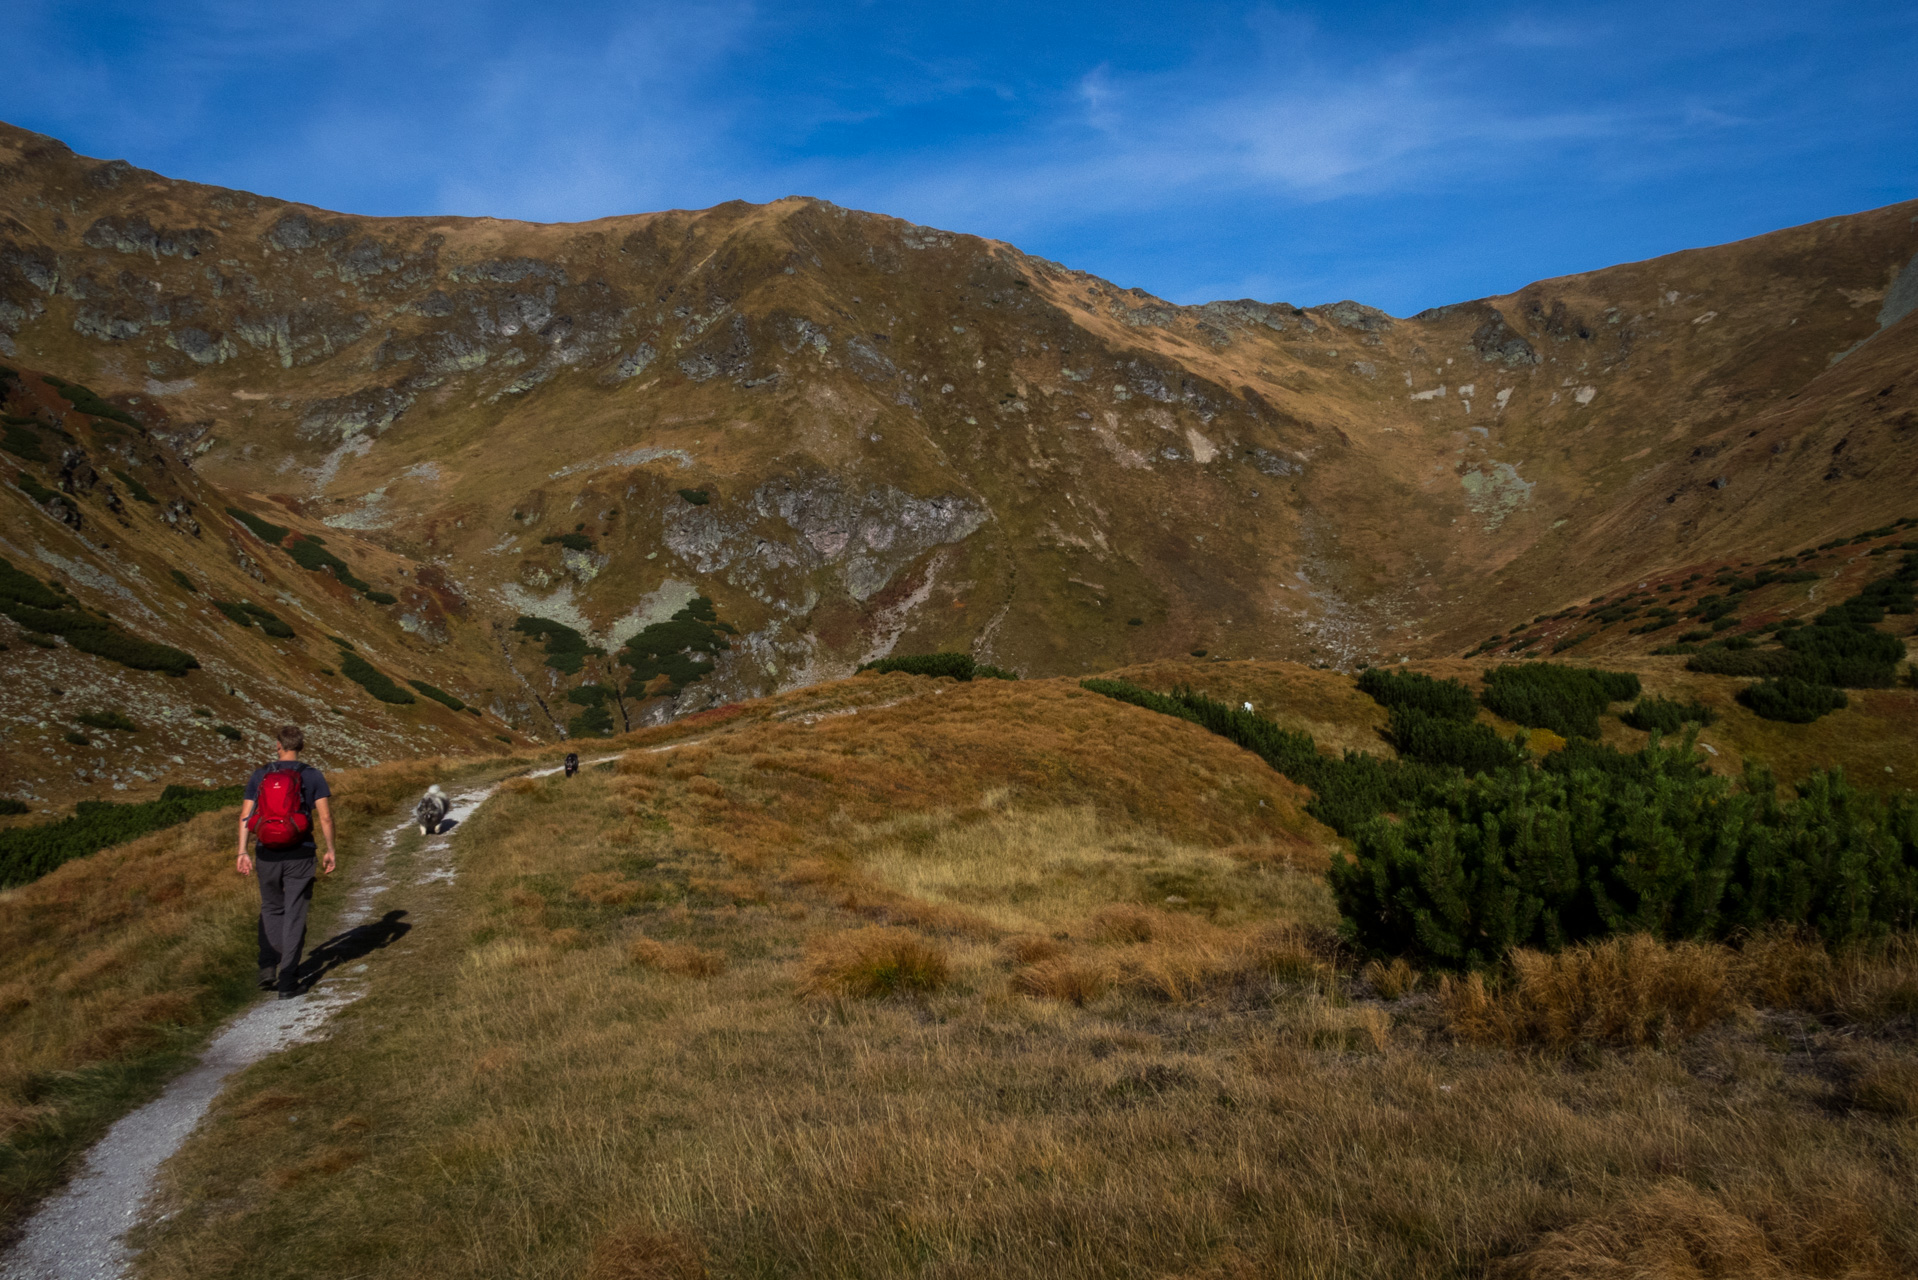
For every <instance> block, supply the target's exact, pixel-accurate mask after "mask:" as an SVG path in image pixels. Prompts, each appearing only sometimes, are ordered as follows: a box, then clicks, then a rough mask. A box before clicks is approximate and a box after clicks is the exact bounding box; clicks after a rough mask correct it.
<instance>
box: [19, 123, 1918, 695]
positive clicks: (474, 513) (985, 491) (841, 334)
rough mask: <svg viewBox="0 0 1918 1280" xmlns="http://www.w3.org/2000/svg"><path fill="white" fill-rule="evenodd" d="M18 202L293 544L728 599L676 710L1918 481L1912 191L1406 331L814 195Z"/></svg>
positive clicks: (1229, 648)
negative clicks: (935, 655) (689, 207)
mask: <svg viewBox="0 0 1918 1280" xmlns="http://www.w3.org/2000/svg"><path fill="white" fill-rule="evenodd" d="M0 205H4V207H5V209H6V211H7V213H8V214H9V217H10V218H11V221H10V222H9V223H8V224H7V226H6V228H5V230H4V232H0V241H4V243H0V297H4V299H5V300H6V302H7V304H8V306H9V307H10V308H11V310H9V311H8V312H7V313H6V314H7V315H8V316H9V317H11V319H10V320H9V324H10V329H9V341H10V342H11V343H12V344H13V347H14V348H15V349H16V350H17V352H18V353H19V358H21V359H31V360H33V361H37V362H40V363H42V364H44V365H46V366H47V367H58V368H61V369H66V370H69V371H71V372H72V373H73V374H75V375H77V376H82V377H83V378H86V379H92V380H93V381H95V382H97V383H99V384H100V385H101V389H103V390H110V391H119V390H125V391H134V390H136V389H147V388H148V384H149V382H150V383H151V388H153V390H152V391H151V394H152V395H154V396H155V397H156V398H157V399H158V400H159V401H160V402H162V403H163V404H164V406H165V407H166V409H167V411H168V412H169V414H170V415H171V416H172V418H173V419H174V420H175V421H177V422H179V423H182V424H192V426H191V428H190V430H188V431H186V434H189V435H191V436H192V438H193V439H194V441H195V443H194V445H193V447H194V449H195V450H196V454H198V456H197V460H196V465H197V466H199V467H201V468H202V469H203V472H204V474H206V475H207V476H208V477H209V478H211V479H213V480H216V481H218V482H220V483H222V484H225V485H227V486H229V487H231V488H232V489H234V490H235V491H236V492H239V491H246V492H251V493H254V494H256V495H257V496H259V497H260V498H261V499H263V500H265V499H269V498H270V499H271V501H272V502H273V503H274V504H275V505H274V506H272V507H270V508H269V513H275V512H277V513H284V519H283V520H282V522H283V523H284V522H288V521H295V522H297V521H299V520H302V519H304V520H306V521H308V522H321V521H327V522H331V524H330V526H328V527H331V528H333V529H336V530H340V529H344V530H351V531H356V532H357V533H359V534H360V535H362V536H363V537H364V538H365V539H366V540H368V541H372V542H377V543H379V544H380V545H383V546H385V547H387V548H389V549H390V550H391V551H392V552H393V553H395V554H400V555H404V556H407V557H409V558H410V559H412V560H414V561H416V562H419V563H421V564H426V563H428V562H431V563H432V564H435V565H438V566H440V567H441V569H442V571H443V572H445V573H446V574H447V575H448V576H449V577H450V578H453V579H455V580H456V581H457V582H458V583H459V584H461V587H462V591H461V594H462V596H463V598H464V599H466V600H467V601H468V603H469V607H470V608H472V610H473V611H474V613H475V615H476V616H478V617H482V618H490V619H494V620H507V619H510V618H511V617H512V616H513V615H515V614H516V613H518V612H521V611H527V612H534V613H540V614H543V615H544V616H550V617H554V618H557V619H560V620H562V621H566V622H568V623H570V624H571V625H574V626H577V627H579V628H581V629H582V630H585V631H588V632H591V633H593V634H594V635H595V636H597V637H600V638H602V639H606V640H609V641H614V642H616V641H618V640H622V639H624V637H625V636H626V635H628V634H630V633H631V632H632V630H634V629H636V628H637V627H638V626H639V625H641V624H643V623H644V622H646V621H655V620H658V619H659V618H663V617H664V616H665V615H666V614H667V613H669V612H670V611H671V609H672V608H674V607H677V605H678V604H679V603H682V602H683V601H684V600H685V599H686V598H688V597H689V596H690V595H691V594H692V593H693V592H695V591H698V592H703V593H704V594H707V595H709V596H711V597H712V598H714V599H715V600H717V601H718V602H719V604H720V607H721V613H722V616H724V617H726V618H728V619H730V620H732V621H734V622H735V623H736V624H737V625H739V627H740V629H741V630H742V632H743V633H745V638H744V640H743V642H742V643H740V644H739V645H736V646H735V651H734V652H733V653H732V654H731V655H729V656H728V657H727V659H726V661H725V663H724V665H723V669H722V673H721V675H720V677H719V678H717V679H716V680H713V681H709V682H707V683H705V684H701V685H695V686H694V687H693V688H692V689H691V690H690V691H689V692H688V693H687V694H685V695H683V696H682V697H681V698H680V699H679V700H678V702H677V703H676V704H674V706H673V707H672V708H670V709H672V710H680V711H684V710H688V709H692V708H695V707H697V706H700V705H707V704H709V703H711V702H713V701H722V700H725V699H727V698H732V697H738V696H742V695H747V694H753V693H759V692H764V691H769V690H774V689H779V688H786V687H792V686H794V685H798V684H803V683H807V682H810V681H813V680H817V679H821V678H825V677H829V676H832V675H836V674H843V673H845V672H846V671H848V670H849V669H850V666H851V664H852V663H853V662H854V661H856V660H858V659H860V658H863V657H866V656H870V655H873V654H876V653H881V652H885V651H887V650H889V649H892V648H895V647H896V648H900V649H905V650H912V649H919V650H924V649H930V648H935V647H970V648H973V649H974V650H976V651H977V652H979V653H980V654H981V655H982V656H986V657H990V658H994V659H996V660H998V661H1001V662H1003V663H1006V664H1009V665H1014V666H1017V667H1020V668H1021V669H1024V670H1026V671H1028V672H1030V673H1045V672H1071V671H1084V670H1091V669H1096V668H1100V667H1109V666H1113V665H1118V664H1121V663H1124V662H1128V661H1137V660H1145V659H1157V658H1165V657H1169V656H1172V655H1174V654H1178V653H1183V652H1186V651H1187V650H1189V649H1192V648H1207V649H1209V650H1210V651H1212V652H1215V653H1225V654H1228V655H1230V656H1241V657H1290V658H1307V657H1316V658H1320V659H1327V660H1332V661H1335V662H1338V663H1341V664H1345V663H1350V662H1353V661H1356V660H1359V659H1362V658H1373V659H1378V658H1391V657H1396V656H1398V655H1400V654H1405V655H1415V656H1416V655H1425V654H1431V653H1435V652H1444V651H1450V650H1456V649H1462V648H1464V647H1465V646H1466V645H1467V644H1469V643H1471V642H1473V641H1475V640H1476V639H1477V638H1478V637H1479V636H1481V635H1482V634H1483V632H1484V630H1485V627H1486V623H1487V621H1488V620H1489V619H1498V620H1499V621H1500V624H1501V625H1506V624H1509V623H1510V622H1512V621H1516V620H1519V619H1522V618H1524V617H1527V616H1530V615H1531V614H1533V613H1536V612H1538V611H1540V610H1542V609H1549V608H1556V607H1558V606H1559V605H1560V604H1562V603H1563V602H1565V601H1568V600H1573V599H1578V598H1580V597H1582V596H1586V595H1589V594H1592V593H1594V592H1597V591H1600V590H1605V589H1608V588H1611V587H1612V586H1613V585H1614V584H1616V583H1618V582H1620V581H1622V580H1625V579H1627V578H1628V577H1631V576H1643V575H1645V574H1647V573H1652V572H1658V571H1662V570H1663V569H1665V568H1669V567H1671V566H1673V565H1675V564H1680V563H1688V562H1690V561H1692V560H1696V559H1700V558H1704V557H1721V558H1722V557H1728V556H1731V557H1741V558H1755V559H1763V558H1765V555H1763V554H1758V553H1759V552H1761V551H1762V552H1766V553H1767V554H1769V553H1770V551H1771V549H1773V548H1777V549H1783V547H1784V545H1785V544H1786V543H1787V542H1797V543H1805V542H1817V541H1822V540H1824V538H1826V537H1829V536H1831V535H1832V534H1834V533H1836V532H1839V531H1840V527H1839V526H1841V525H1850V524H1854V523H1855V522H1857V521H1859V520H1867V521H1872V522H1876V521H1878V520H1880V519H1882V518H1885V517H1889V516H1893V515H1897V514H1903V512H1902V511H1901V510H1899V509H1898V508H1899V506H1900V504H1901V503H1903V502H1904V501H1905V498H1906V486H1905V484H1904V483H1903V480H1902V477H1904V476H1907V475H1909V474H1911V472H1912V469H1913V464H1914V462H1918V459H1915V458H1914V457H1913V453H1912V448H1913V446H1912V440H1913V438H1914V437H1913V433H1912V432H1911V431H1910V429H1909V428H1910V424H1911V421H1912V419H1911V414H1912V412H1913V409H1912V405H1913V399H1912V389H1911V387H1910V386H1909V385H1908V379H1905V380H1901V378H1900V374H1899V371H1900V370H1902V369H1905V368H1908V367H1909V365H1910V363H1911V359H1912V354H1913V353H1912V345H1913V343H1914V342H1918V328H1914V327H1913V322H1912V321H1911V320H1910V319H1909V318H1908V317H1907V318H1906V319H1905V320H1904V321H1903V322H1901V323H1898V324H1894V325H1892V326H1891V327H1890V328H1888V329H1886V330H1885V331H1884V332H1883V333H1878V332H1877V328H1878V325H1877V316H1878V314H1879V310H1880V304H1881V302H1882V299H1883V298H1884V296H1885V293H1886V290H1887V288H1888V286H1889V284H1890V283H1891V281H1892V280H1893V278H1894V277H1895V276H1896V275H1897V273H1898V272H1900V271H1902V270H1904V269H1905V267H1906V265H1907V264H1908V263H1909V262H1910V260H1911V259H1912V258H1913V256H1914V253H1915V252H1918V230H1915V229H1914V226H1913V224H1912V221H1911V216H1910V215H1911V211H1912V207H1911V206H1909V205H1900V206H1894V207H1891V208H1887V209H1882V210H1876V211H1873V212H1870V213H1864V214H1858V215H1853V216H1849V217H1844V218H1837V219H1831V220H1827V221H1825V222H1821V223H1816V224H1811V225H1809V226H1806V227H1799V228H1794V229H1791V230H1788V231H1781V232H1778V233H1775V234H1773V235H1770V236H1764V237H1759V238H1757V239H1755V240H1751V241H1746V242H1742V243H1740V244H1735V245H1727V246H1721V247H1718V248H1713V249H1702V250H1695V251H1690V252H1687V253H1682V254H1675V255H1671V256H1668V257H1665V258H1660V259H1656V260H1654V261H1651V262H1646V263H1638V264H1631V265H1629V266H1623V267H1616V268H1610V269H1607V270H1604V271H1596V272H1590V273H1586V274H1583V275H1579V276H1572V277H1566V278H1563V279H1559V280H1553V281H1545V282H1541V283H1539V284H1536V285H1532V286H1528V287H1527V288H1526V289H1524V290H1521V291H1520V292H1518V293H1517V294H1514V295H1510V296H1508V297H1501V298H1491V299H1484V300H1480V301H1478V302H1472V303H1466V304H1461V305H1459V306H1456V307H1447V308H1440V309H1438V310H1436V311H1433V312H1428V313H1425V314H1423V315H1421V316H1418V317H1413V318H1410V319H1393V318H1391V317H1386V316H1384V315H1382V314H1380V313H1378V312H1375V311H1372V310H1370V309H1367V308H1364V307H1361V306H1358V305H1356V304H1351V303H1341V304H1337V305H1335V306H1329V307H1315V308H1309V309H1304V310H1301V309H1298V308H1294V307H1290V306H1286V305H1284V304H1277V305H1265V304H1250V303H1221V304H1211V305H1208V306H1206V307H1191V308H1185V307H1173V306H1169V305H1166V304H1164V303H1161V302H1159V301H1158V300H1156V299H1153V298H1151V297H1149V296H1147V295H1144V294H1142V293H1139V292H1137V291H1120V290H1117V289H1115V288H1113V287H1112V286H1110V285H1108V284H1106V283H1105V282H1103V281H1100V280H1097V279H1096V278H1093V277H1090V276H1086V275H1084V274H1082V273H1076V272H1072V271H1069V270H1067V269H1065V268H1062V267H1059V266H1058V265H1056V264H1052V263H1047V262H1044V261H1041V260H1039V259H1035V258H1031V257H1028V256H1026V255H1023V254H1020V253H1018V252H1017V251H1016V250H1014V249H1012V248H1011V247H1009V246H1006V245H1003V244H998V243H995V242H991V241H986V240H981V239H978V238H974V237H968V236H962V235H953V234H949V233H946V232H941V231H935V230H931V229H927V228H922V227H914V226H912V225H910V224H907V223H904V222H900V221H898V220H896V219H890V218H885V217H881V216H876V215H871V214H864V213H859V212H856V211H850V210H844V209H839V208H836V207H834V206H831V205H828V204H824V203H822V202H819V201H813V200H805V199H797V198H795V199H790V200H784V201H779V202H775V203H773V204H770V205H765V206H752V205H747V204H743V203H737V202H735V203H732V204H727V205H722V206H718V207H716V208H714V209H711V210H706V211H701V212H684V211H673V212H668V213H657V214H645V215H634V216H630V217H620V218H608V219H601V220H598V221H594V222H588V223H580V224H569V225H563V226H545V225H531V224H521V223H511V222H504V221H499V220H492V219H449V218H416V219H374V218H357V217H352V216H349V215H340V214H333V213H327V212H324V211H320V210H315V209H310V208H306V207H301V206H294V205H289V204H285V203H283V202H279V201H273V200H269V199H265V198H262V197H257V196H253V195H248V194H245V193H239V192H227V191H221V190H218V189H214V188H206V187H199V186H195V185H193V184H188V183H179V182H171V181H168V180H166V179H162V178H159V177H157V176H155V175H151V174H146V173H143V172H142V171H139V170H136V169H133V168H131V167H129V166H126V165H124V164H122V163H119V162H113V163H108V164H101V163H98V162H94V161H90V160H85V159H83V158H81V157H77V156H74V155H73V154H72V153H71V152H69V151H67V150H66V149H65V148H63V147H61V146H60V145H59V144H58V143H55V142H52V141H51V140H49V139H45V138H40V137H38V136H37V135H32V134H27V133H24V132H21V131H17V130H8V131H6V132H5V134H4V136H3V137H0ZM1867 339H1869V340H1868V341H1867ZM1860 343H1862V345H1859V344H1860ZM1846 352H1849V354H1845V355H1844V358H1843V359H1841V360H1838V361H1837V362H1836V363H1835V364H1833V363H1832V358H1833V357H1834V356H1837V355H1839V354H1840V353H1846ZM183 429H184V428H183ZM201 449H204V453H199V452H198V451H200V450H201ZM1719 482H1723V485H1722V487H1718V486H1719ZM680 489H689V490H701V491H704V492H706V493H707V494H708V496H709V501H708V502H707V503H706V504H705V505H701V506H693V505H691V504H689V503H687V502H685V501H684V500H682V499H681V498H680V497H679V496H678V491H679V490H680ZM274 518H276V519H280V518H281V516H280V515H278V514H275V515H274ZM566 533H583V534H585V535H586V536H588V537H589V538H590V539H591V540H592V550H591V551H590V552H586V553H566V552H563V551H562V550H561V549H560V548H559V547H558V545H557V544H555V543H553V542H551V541H548V540H549V539H552V538H555V537H557V536H559V535H561V534H566ZM1132 619H1137V620H1138V622H1137V624H1136V625H1130V620H1132ZM460 660H461V661H462V662H470V663H476V664H477V663H480V662H481V659H480V658H479V656H478V655H477V654H472V655H461V657H460ZM473 670H474V672H475V676H474V678H475V679H476V680H477V679H478V678H479V675H478V673H479V670H480V668H479V667H478V666H475V667H474V668H473ZM528 674H529V676H530V678H531V679H533V681H534V682H535V684H536V686H537V687H538V691H539V692H540V693H541V694H542V696H548V697H550V696H556V695H557V694H558V693H559V692H560V690H561V687H562V686H563V685H564V683H565V682H563V681H561V682H558V684H555V683H554V682H553V681H552V678H551V677H550V676H549V675H548V674H546V673H544V672H540V671H537V670H535V671H533V672H530V673H528ZM667 710H668V709H667V708H661V707H656V708H653V709H650V710H649V712H648V714H649V715H661V714H666V713H667Z"/></svg>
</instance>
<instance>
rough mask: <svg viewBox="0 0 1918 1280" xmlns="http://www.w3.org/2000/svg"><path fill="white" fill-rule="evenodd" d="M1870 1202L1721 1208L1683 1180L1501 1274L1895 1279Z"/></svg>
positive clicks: (1548, 1241) (1649, 1279) (1565, 1233)
mask: <svg viewBox="0 0 1918 1280" xmlns="http://www.w3.org/2000/svg"><path fill="white" fill-rule="evenodd" d="M1869 1204H1870V1201H1869V1199H1868V1198H1865V1197H1859V1198H1856V1199H1854V1198H1849V1197H1845V1196H1842V1195H1837V1194H1832V1193H1829V1192H1827V1193H1825V1194H1820V1195H1817V1196H1814V1197H1813V1198H1811V1199H1810V1200H1802V1201H1801V1200H1787V1199H1784V1198H1781V1197H1776V1196H1764V1197H1759V1198H1757V1199H1756V1201H1755V1202H1754V1201H1753V1200H1752V1199H1750V1198H1747V1199H1745V1201H1744V1203H1739V1204H1735V1205H1733V1204H1727V1203H1726V1201H1725V1199H1724V1198H1723V1197H1721V1196H1719V1195H1714V1194H1712V1193H1711V1192H1708V1191H1704V1190H1701V1189H1699V1188H1698V1187H1695V1186H1692V1185H1691V1184H1690V1183H1687V1182H1679V1181H1670V1182H1665V1183H1661V1184H1660V1185H1658V1186H1657V1187H1655V1188H1653V1189H1652V1190H1650V1191H1649V1192H1647V1193H1645V1194H1643V1195H1640V1196H1637V1197H1634V1198H1632V1199H1630V1200H1629V1201H1627V1202H1626V1203H1624V1204H1622V1205H1620V1206H1619V1207H1617V1208H1616V1209H1613V1210H1611V1211H1609V1212H1607V1213H1603V1214H1600V1215H1598V1216H1595V1217H1593V1218H1589V1219H1587V1220H1585V1221H1583V1222H1580V1223H1578V1224H1577V1225H1576V1226H1572V1227H1568V1228H1566V1229H1565V1230H1562V1231H1555V1232H1553V1233H1552V1234H1551V1235H1549V1236H1547V1237H1546V1238H1545V1240H1543V1241H1542V1242H1541V1243H1539V1244H1538V1245H1536V1246H1534V1247H1533V1248H1531V1249H1529V1250H1527V1251H1526V1252H1525V1253H1524V1254H1522V1255H1520V1256H1519V1257H1517V1258H1514V1259H1512V1260H1511V1261H1510V1262H1509V1263H1508V1264H1507V1265H1505V1266H1503V1267H1501V1268H1499V1270H1498V1274H1499V1275H1500V1276H1501V1277H1510V1278H1511V1280H1707V1278H1708V1277H1709V1278H1717V1277H1727V1278H1730V1277H1737V1278H1738V1280H1798V1278H1800V1277H1813V1276H1817V1277H1833V1278H1834V1280H1837V1278H1842V1280H1894V1278H1895V1277H1900V1276H1907V1275H1909V1274H1910V1272H1909V1271H1908V1270H1906V1264H1905V1263H1903V1262H1901V1261H1899V1260H1897V1259H1895V1258H1894V1257H1893V1256H1892V1254H1891V1253H1890V1251H1889V1250H1887V1249H1886V1247H1885V1244H1884V1226H1885V1224H1884V1222H1883V1221H1882V1220H1881V1219H1880V1217H1879V1215H1877V1214H1874V1213H1873V1212H1872V1211H1871V1210H1870V1208H1869V1207H1868V1206H1869Z"/></svg>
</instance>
